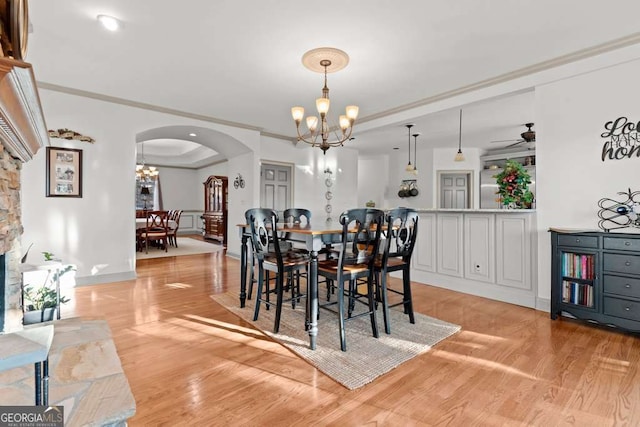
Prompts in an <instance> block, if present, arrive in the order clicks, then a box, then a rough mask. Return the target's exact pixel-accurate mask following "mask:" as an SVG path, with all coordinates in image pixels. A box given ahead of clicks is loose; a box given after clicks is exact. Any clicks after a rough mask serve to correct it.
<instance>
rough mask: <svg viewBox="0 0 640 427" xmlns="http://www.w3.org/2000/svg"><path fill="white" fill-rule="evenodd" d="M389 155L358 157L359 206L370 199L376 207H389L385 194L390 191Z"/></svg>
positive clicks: (362, 205) (363, 205)
mask: <svg viewBox="0 0 640 427" xmlns="http://www.w3.org/2000/svg"><path fill="white" fill-rule="evenodd" d="M389 182H390V181H389V156H387V155H382V156H371V157H360V158H359V159H358V189H357V191H358V201H357V206H358V207H365V205H366V203H367V202H368V201H369V200H372V201H373V202H375V204H376V208H379V209H387V208H389V206H387V199H386V197H385V195H386V194H387V192H388V191H389Z"/></svg>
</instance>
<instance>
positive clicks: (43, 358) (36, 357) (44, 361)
mask: <svg viewBox="0 0 640 427" xmlns="http://www.w3.org/2000/svg"><path fill="white" fill-rule="evenodd" d="M51 341H53V325H45V326H38V327H33V328H29V329H24V330H22V331H18V332H11V333H8V334H3V335H0V372H1V371H6V370H9V369H13V368H17V367H20V366H24V365H28V364H30V363H33V364H34V366H35V402H36V403H35V404H36V406H40V405H44V406H48V405H49V349H50V348H51Z"/></svg>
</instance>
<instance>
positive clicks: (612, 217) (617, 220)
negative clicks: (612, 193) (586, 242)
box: [598, 188, 640, 232]
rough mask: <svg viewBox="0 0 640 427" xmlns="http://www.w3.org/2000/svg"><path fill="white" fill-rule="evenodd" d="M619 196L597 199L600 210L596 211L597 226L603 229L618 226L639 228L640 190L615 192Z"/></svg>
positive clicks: (612, 228) (607, 229) (614, 228)
mask: <svg viewBox="0 0 640 427" xmlns="http://www.w3.org/2000/svg"><path fill="white" fill-rule="evenodd" d="M617 194H619V195H620V196H621V197H620V198H619V199H618V200H616V199H611V198H608V197H605V198H602V199H600V200H599V201H598V206H600V208H601V209H600V211H598V217H599V218H600V220H599V221H598V227H600V228H601V229H603V230H604V231H607V232H608V231H610V230H616V229H619V228H627V227H635V228H640V191H634V192H631V188H629V190H628V191H627V192H624V191H622V192H619V193H617Z"/></svg>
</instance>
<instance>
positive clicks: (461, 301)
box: [62, 252, 640, 427]
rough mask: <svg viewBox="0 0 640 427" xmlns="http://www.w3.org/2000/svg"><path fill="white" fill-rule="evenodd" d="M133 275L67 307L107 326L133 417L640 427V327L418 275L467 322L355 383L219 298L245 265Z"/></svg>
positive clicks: (432, 306)
mask: <svg viewBox="0 0 640 427" xmlns="http://www.w3.org/2000/svg"><path fill="white" fill-rule="evenodd" d="M137 275H138V278H137V279H136V280H130V281H123V282H116V283H110V284H101V285H94V286H84V287H78V288H75V289H70V290H66V291H65V294H66V295H67V296H68V297H69V298H70V299H71V303H69V304H66V305H65V306H63V310H62V315H63V317H72V316H90V317H96V316H98V317H104V318H105V319H106V320H107V321H108V323H109V326H110V327H111V330H112V334H113V339H114V342H115V344H116V347H117V350H118V354H119V356H120V358H121V361H122V366H123V369H124V371H125V373H126V375H127V378H128V380H129V384H130V387H131V390H132V392H133V395H134V397H135V399H136V403H137V412H136V415H135V416H134V417H133V418H132V419H131V420H129V421H130V422H129V424H130V425H131V426H148V425H154V426H155V425H171V426H175V425H178V426H180V425H207V426H216V425H220V426H227V425H234V426H235V425H268V426H280V425H283V426H285V425H287V426H288V425H304V426H306V425H340V426H351V425H384V426H413V425H415V426H432V425H433V426H436V425H437V426H441V425H449V426H465V427H466V426H520V425H522V426H524V425H543V426H546V425H549V426H558V425H574V426H604V425H611V426H616V425H621V426H622V425H625V426H635V425H640V369H639V366H640V340H639V339H638V337H637V336H634V335H630V334H623V333H619V332H616V331H612V330H609V329H604V328H594V327H590V326H589V325H584V324H581V323H577V322H572V321H570V320H567V319H562V320H558V321H552V320H550V319H549V316H548V314H547V313H542V312H539V311H536V310H531V309H527V308H523V307H518V306H515V305H511V304H506V303H501V302H497V301H492V300H488V299H485V298H480V297H475V296H471V295H465V294H460V293H457V292H453V291H449V290H446V289H442V288H437V287H432V286H427V285H421V284H415V283H414V284H413V285H412V289H413V297H414V307H415V310H416V311H418V312H420V313H423V314H426V315H429V316H433V317H437V318H440V319H442V320H446V321H448V322H452V323H457V324H459V325H461V326H462V331H461V332H460V333H458V334H456V335H454V336H453V337H451V338H449V339H447V340H444V341H443V342H441V343H439V344H438V345H436V346H435V348H433V349H432V350H431V351H429V352H427V353H425V354H423V355H420V356H419V357H416V358H414V359H412V360H410V361H408V362H406V363H404V364H402V365H401V366H399V367H398V368H396V369H394V370H392V371H391V372H389V373H388V374H385V375H383V376H382V377H379V378H378V379H376V380H375V381H374V382H373V383H371V384H368V385H366V386H364V387H362V388H360V389H358V390H354V391H349V390H347V389H346V388H344V387H342V386H341V385H339V384H338V383H336V382H335V381H333V380H332V379H330V378H328V377H327V376H325V375H324V374H322V373H321V372H319V371H318V370H317V369H315V368H313V367H312V366H311V365H310V364H308V363H307V362H305V361H304V360H302V359H301V358H299V357H298V356H297V355H295V354H293V353H291V352H290V351H288V350H287V349H285V348H284V347H283V346H281V345H279V344H277V343H275V342H274V341H272V340H271V339H270V338H269V337H267V336H266V335H264V334H263V333H262V332H260V331H258V330H256V329H255V328H253V327H252V325H251V324H250V323H248V322H245V321H243V320H241V319H239V318H237V317H236V316H235V315H233V314H232V313H230V312H229V311H228V310H226V309H224V308H223V307H221V306H220V305H218V304H217V303H215V302H213V301H212V300H211V298H210V296H211V295H212V294H217V293H223V292H228V291H231V292H238V291H239V286H238V283H239V280H240V274H239V262H238V260H236V259H233V258H229V257H225V256H224V254H223V253H222V252H218V253H215V254H199V255H192V256H182V257H173V258H157V259H149V260H143V261H140V262H139V263H138V266H137ZM391 281H395V283H396V284H398V282H397V279H391ZM285 309H286V308H285Z"/></svg>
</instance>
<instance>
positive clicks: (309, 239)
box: [238, 222, 342, 350]
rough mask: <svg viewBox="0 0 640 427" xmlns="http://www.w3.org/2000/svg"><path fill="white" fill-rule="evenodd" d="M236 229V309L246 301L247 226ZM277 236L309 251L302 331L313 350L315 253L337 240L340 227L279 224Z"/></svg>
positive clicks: (249, 238) (315, 340)
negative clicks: (238, 301) (238, 267)
mask: <svg viewBox="0 0 640 427" xmlns="http://www.w3.org/2000/svg"><path fill="white" fill-rule="evenodd" d="M238 229H239V232H240V239H241V241H242V243H241V248H240V268H241V271H240V307H244V306H245V302H246V299H247V254H248V251H249V242H250V240H251V226H250V225H249V224H238ZM278 233H282V234H283V235H285V236H287V237H286V239H287V240H288V241H291V242H298V243H302V244H304V245H305V247H306V249H307V251H309V274H308V278H307V325H306V327H307V331H308V333H309V348H310V349H311V350H315V349H316V342H317V336H318V251H320V250H321V249H322V248H324V247H325V246H326V245H327V244H328V243H331V242H337V241H339V240H340V236H341V234H342V226H341V225H340V224H339V223H337V222H336V223H334V222H324V223H314V224H311V223H309V224H305V225H300V224H293V223H279V224H278ZM336 239H337V240H336Z"/></svg>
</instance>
